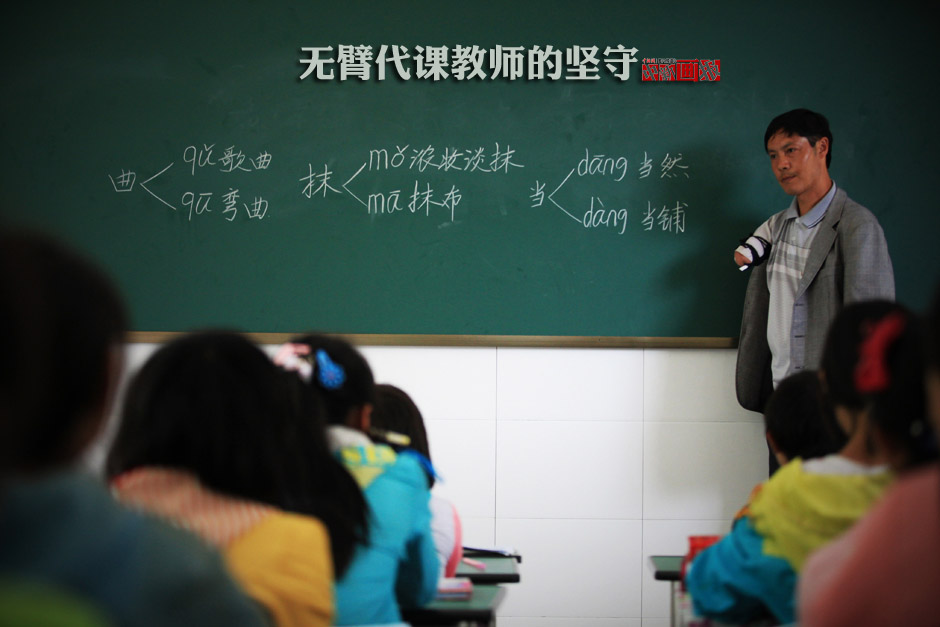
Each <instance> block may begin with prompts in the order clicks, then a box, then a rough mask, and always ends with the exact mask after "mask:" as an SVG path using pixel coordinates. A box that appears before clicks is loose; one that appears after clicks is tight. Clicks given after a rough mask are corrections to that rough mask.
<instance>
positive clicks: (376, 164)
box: [300, 142, 525, 222]
mask: <svg viewBox="0 0 940 627" xmlns="http://www.w3.org/2000/svg"><path fill="white" fill-rule="evenodd" d="M523 167H525V166H524V165H523V164H521V163H518V162H517V161H516V151H515V149H514V148H512V146H510V145H508V144H507V145H503V144H500V143H499V142H496V143H495V144H494V148H493V150H492V152H490V151H488V150H487V149H486V148H484V147H476V148H466V149H460V148H456V147H447V148H444V149H438V148H437V147H435V146H433V145H430V144H428V145H420V146H418V147H412V146H411V145H410V144H405V145H396V146H395V148H394V149H391V150H390V149H387V148H378V149H372V150H370V151H369V157H368V160H364V161H363V162H362V164H361V165H360V166H359V168H358V169H357V170H356V172H355V173H354V174H353V175H352V176H351V177H349V178H348V179H347V180H346V182H345V183H339V182H338V181H342V177H341V178H339V179H336V174H335V173H334V171H333V170H331V169H330V167H329V166H328V165H327V164H323V167H322V168H321V167H319V166H318V167H317V168H316V169H314V166H313V164H311V163H308V164H307V175H306V176H304V177H301V179H300V182H301V183H303V191H302V192H301V194H302V195H303V196H305V197H307V198H310V199H313V198H326V197H327V195H328V194H334V195H341V194H343V192H345V193H346V194H348V195H349V196H351V197H352V198H353V199H355V200H356V201H357V202H359V203H360V204H361V205H362V206H364V207H365V208H366V212H367V213H368V214H369V215H382V214H392V213H397V212H399V211H404V210H406V209H407V210H408V211H410V212H411V213H413V214H418V213H423V214H424V215H425V216H427V217H430V215H431V211H432V209H434V208H441V209H444V210H445V211H446V212H447V214H448V219H449V221H450V222H454V221H455V219H456V216H455V210H456V208H457V205H458V204H460V201H461V200H462V199H463V194H462V193H461V191H460V189H459V188H458V187H457V186H456V185H455V184H449V189H448V187H445V188H444V190H446V191H442V190H435V189H433V188H432V187H431V185H430V184H429V183H427V182H426V181H418V180H414V184H413V186H412V184H411V183H410V182H409V183H408V186H407V189H405V188H402V187H400V186H396V188H394V189H390V190H388V191H380V192H373V193H369V194H368V195H366V194H365V193H364V192H362V191H360V184H361V183H362V181H360V180H359V178H360V177H366V176H368V174H369V173H373V172H385V171H394V170H402V171H413V172H417V173H419V174H420V173H424V172H426V171H430V170H435V171H438V172H448V173H458V172H459V173H477V174H475V176H477V175H480V174H485V175H490V176H492V175H498V174H508V173H509V172H511V171H512V170H513V169H515V168H523ZM334 179H335V180H336V181H337V182H336V183H335V185H331V181H333V180H334ZM403 189H404V191H403ZM409 190H410V191H409Z"/></svg>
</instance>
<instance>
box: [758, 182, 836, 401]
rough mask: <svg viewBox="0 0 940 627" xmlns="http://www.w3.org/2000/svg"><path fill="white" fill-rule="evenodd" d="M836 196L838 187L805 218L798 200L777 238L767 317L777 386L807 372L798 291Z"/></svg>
mask: <svg viewBox="0 0 940 627" xmlns="http://www.w3.org/2000/svg"><path fill="white" fill-rule="evenodd" d="M835 195H836V184H835V183H833V184H832V186H831V187H830V188H829V191H828V192H827V193H826V195H825V196H823V197H822V198H821V199H820V200H819V202H817V203H816V204H815V205H814V206H813V208H812V209H810V210H809V211H807V212H806V213H805V214H804V215H802V216H801V215H800V214H799V210H798V207H797V203H796V198H794V199H793V201H792V202H791V203H790V207H789V209H787V210H786V213H785V215H784V219H783V221H782V222H781V224H780V226H779V227H778V228H777V232H776V233H774V235H773V242H772V243H771V250H770V257H769V259H768V267H767V287H768V289H769V290H770V310H769V311H768V316H767V343H768V344H769V345H770V352H771V354H772V355H773V360H772V362H771V371H772V373H773V379H774V387H775V388H776V387H777V384H779V383H780V381H782V380H783V379H784V378H785V377H786V376H787V375H789V374H791V373H794V372H798V371H800V370H802V369H803V365H804V363H805V357H804V340H805V337H806V323H807V316H808V315H809V312H807V311H806V307H805V303H804V302H802V301H797V299H796V292H797V289H798V288H799V285H800V280H801V279H802V278H803V271H804V269H805V268H806V261H807V259H809V252H810V248H812V245H813V240H814V239H815V238H816V233H817V232H818V230H819V229H817V228H816V227H817V226H818V225H819V223H820V222H821V221H822V219H823V217H824V216H825V215H826V211H827V210H828V209H829V204H830V203H831V202H832V199H833V197H834V196H835Z"/></svg>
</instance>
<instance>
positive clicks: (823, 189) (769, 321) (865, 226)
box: [735, 109, 894, 412]
mask: <svg viewBox="0 0 940 627" xmlns="http://www.w3.org/2000/svg"><path fill="white" fill-rule="evenodd" d="M764 147H765V148H766V150H767V154H768V156H769V157H770V167H771V169H772V170H773V173H774V176H775V177H776V178H777V181H778V182H779V183H780V186H781V187H782V188H783V190H784V191H785V192H786V193H787V194H789V195H791V196H793V201H792V202H791V203H790V206H789V208H787V209H785V210H784V211H781V212H780V213H777V214H775V215H773V216H771V218H770V219H769V220H768V222H767V226H768V227H769V231H768V230H767V229H764V228H763V227H762V229H761V230H762V231H763V232H765V233H767V232H769V233H770V242H769V244H770V252H769V255H768V256H767V262H766V263H764V264H762V265H756V266H755V267H754V269H753V270H752V271H751V276H750V279H749V281H748V284H747V293H746V295H745V298H744V315H743V317H742V320H741V337H740V340H739V342H738V362H737V369H736V373H735V388H736V392H737V397H738V402H739V403H740V404H741V406H742V407H744V408H745V409H749V410H751V411H757V412H760V411H763V408H764V404H765V403H766V401H767V399H768V397H769V396H770V394H771V392H772V391H773V389H774V387H776V385H777V383H779V382H780V381H781V380H782V379H783V378H784V377H785V376H787V375H789V374H792V373H794V372H798V371H800V370H804V369H815V368H817V367H818V366H819V362H820V359H821V356H822V351H823V345H824V343H825V340H826V333H827V332H828V330H829V323H830V322H831V321H832V319H833V318H834V317H835V315H836V313H838V311H839V310H840V309H841V308H842V307H843V306H844V305H845V304H846V303H850V302H853V301H859V300H867V299H871V298H885V299H888V300H894V271H893V269H892V266H891V258H890V256H889V255H888V244H887V242H886V241H885V237H884V232H883V231H882V229H881V225H880V224H878V220H877V219H876V218H875V216H874V215H873V214H872V213H871V212H870V211H869V210H868V209H866V208H865V207H863V206H861V205H859V204H858V203H856V202H854V201H853V200H852V199H850V198H849V197H848V196H847V195H846V193H845V191H844V190H842V189H839V188H837V187H836V185H835V183H833V181H832V179H831V178H830V177H829V164H830V162H831V160H832V133H831V132H830V130H829V122H828V121H827V120H826V118H825V117H823V116H822V115H820V114H818V113H814V112H812V111H808V110H806V109H796V110H793V111H789V112H787V113H784V114H782V115H780V116H777V117H776V118H774V119H773V120H772V121H771V123H770V125H768V127H767V131H766V132H765V134H764Z"/></svg>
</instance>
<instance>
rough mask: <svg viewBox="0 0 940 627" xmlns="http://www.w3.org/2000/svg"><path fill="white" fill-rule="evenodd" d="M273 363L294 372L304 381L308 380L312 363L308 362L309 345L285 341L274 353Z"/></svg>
mask: <svg viewBox="0 0 940 627" xmlns="http://www.w3.org/2000/svg"><path fill="white" fill-rule="evenodd" d="M274 363H275V365H277V366H280V367H281V368H283V369H284V370H288V371H290V372H296V373H297V374H298V375H300V378H301V379H303V380H304V381H305V382H307V383H309V382H310V377H311V376H312V375H313V364H311V363H310V347H309V346H307V345H306V344H291V343H287V344H284V345H283V346H281V348H279V349H278V351H277V353H275V354H274Z"/></svg>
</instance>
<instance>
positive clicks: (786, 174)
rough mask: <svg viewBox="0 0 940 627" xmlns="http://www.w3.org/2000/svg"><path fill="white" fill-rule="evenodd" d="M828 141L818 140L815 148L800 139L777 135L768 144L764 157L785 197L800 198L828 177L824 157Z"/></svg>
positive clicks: (824, 139) (780, 133)
mask: <svg viewBox="0 0 940 627" xmlns="http://www.w3.org/2000/svg"><path fill="white" fill-rule="evenodd" d="M828 151H829V140H828V139H826V138H825V137H822V138H820V139H819V140H818V141H817V142H816V145H815V146H810V144H809V140H807V139H806V138H805V137H802V136H800V135H786V134H784V133H783V131H778V132H777V133H776V134H774V135H772V136H771V138H770V139H769V140H767V155H768V156H769V157H770V167H771V169H772V170H773V173H774V176H776V177H777V181H778V182H779V183H780V187H782V188H783V191H785V192H786V193H787V194H789V195H791V196H799V195H800V194H802V193H803V192H805V191H807V190H810V189H814V187H816V186H817V185H819V183H820V182H821V181H824V180H826V178H827V177H828V174H829V172H828V169H827V168H826V153H827V152H828Z"/></svg>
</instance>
